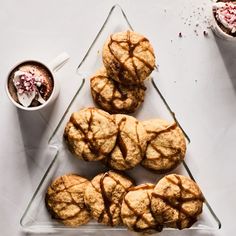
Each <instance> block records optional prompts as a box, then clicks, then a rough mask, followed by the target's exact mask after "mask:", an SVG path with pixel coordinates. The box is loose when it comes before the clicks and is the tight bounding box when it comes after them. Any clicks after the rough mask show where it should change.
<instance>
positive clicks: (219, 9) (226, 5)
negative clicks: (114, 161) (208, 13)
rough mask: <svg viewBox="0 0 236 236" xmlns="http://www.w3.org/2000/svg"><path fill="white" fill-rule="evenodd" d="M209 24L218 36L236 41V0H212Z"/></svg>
mask: <svg viewBox="0 0 236 236" xmlns="http://www.w3.org/2000/svg"><path fill="white" fill-rule="evenodd" d="M211 26H212V29H213V31H214V32H215V34H216V35H217V36H218V37H220V38H222V39H226V40H229V41H236V1H230V0H214V1H213V2H212V24H211Z"/></svg>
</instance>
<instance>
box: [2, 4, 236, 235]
mask: <svg viewBox="0 0 236 236" xmlns="http://www.w3.org/2000/svg"><path fill="white" fill-rule="evenodd" d="M115 2H118V3H119V4H120V5H121V6H122V7H123V8H124V10H125V12H126V13H127V15H128V17H129V19H130V21H131V24H132V25H133V26H134V28H135V30H136V31H139V32H141V33H143V34H145V35H146V36H147V37H148V38H149V39H150V40H151V41H152V43H153V46H154V48H155V51H156V55H157V61H158V64H159V71H160V81H159V85H160V86H161V88H162V92H163V94H164V95H165V97H166V99H167V100H168V102H169V104H170V105H171V107H172V109H173V110H174V111H175V112H176V115H177V117H178V119H179V120H180V123H181V124H183V126H184V128H185V129H186V131H187V133H188V134H189V135H190V138H191V141H192V143H191V153H190V154H189V156H190V157H191V159H190V158H189V159H188V160H187V163H188V164H189V166H190V168H191V170H192V172H193V174H194V176H195V177H196V179H197V181H198V183H199V184H200V186H201V188H202V190H203V192H204V194H205V195H206V197H207V198H208V200H209V202H210V204H211V205H212V207H213V209H214V210H215V212H216V214H217V215H218V216H219V218H220V220H221V221H222V229H221V230H219V231H216V232H204V231H199V232H196V231H187V232H186V231H182V232H181V231H180V232H177V233H175V234H174V233H171V232H168V233H162V234H161V235H191V236H197V235H234V231H235V229H236V227H235V222H234V221H235V220H234V211H235V209H236V201H235V199H236V190H235V186H236V172H235V166H236V159H235V156H234V155H235V152H236V145H235V136H236V119H235V117H236V105H235V103H236V67H235V65H234V63H235V54H236V44H235V43H232V42H226V41H222V40H221V39H218V38H215V37H214V35H213V34H212V33H211V31H210V30H209V29H206V25H205V23H204V14H206V13H205V12H207V10H205V9H206V8H207V5H209V4H210V2H209V1H205V0H178V1H168V0H158V1H157V0H152V1H151V0H149V1H144V0H142V1H135V0H132V1H131V0H130V1H127V0H123V1H109V0H106V1H91V0H86V1H77V0H69V1H68V0H67V1H66V0H60V1H59V0H50V1H46V0H41V1H36V0H34V1H30V0H21V1H17V0H8V1H7V0H2V1H1V7H0V29H1V39H0V52H1V62H0V68H1V70H0V73H1V78H2V79H1V80H0V94H1V96H0V107H1V122H0V131H1V132H0V135H1V136H0V140H1V150H0V157H1V161H0V189H1V194H0V203H1V208H0V227H1V235H4V236H5V235H6V236H8V235H24V233H23V232H22V229H21V227H20V225H19V220H20V217H21V215H22V213H23V211H24V210H25V207H26V206H27V204H28V201H29V199H30V198H31V196H32V194H33V192H34V191H35V188H36V186H37V185H38V183H39V180H40V178H41V176H42V173H43V169H44V165H43V164H42V163H44V160H42V157H40V156H37V155H35V157H34V158H32V157H31V156H29V155H28V154H27V152H25V148H27V147H31V148H35V147H38V146H40V145H41V146H42V145H44V144H45V142H46V140H47V139H48V137H49V135H50V134H51V128H53V127H54V126H55V125H56V124H57V122H58V120H59V118H60V117H61V115H62V113H63V112H64V109H65V107H66V105H67V104H68V102H69V101H70V99H71V97H72V95H73V91H74V89H75V86H74V85H75V84H78V81H74V80H73V76H72V75H73V74H74V72H75V69H76V66H77V65H78V64H79V62H80V60H81V59H82V57H83V56H84V53H85V51H86V49H87V48H88V46H89V45H90V43H91V42H92V40H93V39H94V37H95V35H96V34H97V31H98V30H99V28H100V26H101V25H102V23H103V21H104V20H105V17H106V15H107V13H108V11H109V10H110V8H111V6H112V5H113V4H114V3H115ZM202 7H203V8H204V10H202V9H201V8H202ZM198 8H199V9H198ZM199 13H200V14H199ZM190 16H191V17H190ZM186 18H188V19H189V20H188V21H187V23H186V24H184V23H185V22H186ZM190 21H191V22H190ZM189 22H190V24H191V25H188V24H189ZM196 24H199V26H196ZM194 30H196V31H197V32H194ZM203 30H206V31H207V32H208V33H209V34H208V37H204V36H203ZM179 32H181V33H182V35H183V37H182V38H179V37H178V34H179ZM197 34H198V36H197ZM62 51H67V52H68V53H69V54H70V56H71V59H70V61H69V62H68V64H67V65H65V67H64V68H63V69H61V70H60V71H58V72H57V77H58V79H59V80H60V83H61V93H60V95H59V98H58V100H57V101H56V103H55V104H54V106H51V107H50V108H47V110H46V111H45V117H47V123H48V125H45V121H44V120H42V118H40V116H39V115H38V113H37V112H34V113H27V112H23V111H20V110H17V109H16V108H15V107H14V106H13V105H12V104H11V103H10V101H8V98H7V96H6V93H5V91H4V81H5V77H6V75H7V73H8V71H9V69H10V68H11V67H12V65H14V64H16V63H17V62H18V61H22V60H24V59H29V58H30V59H36V60H37V59H38V60H41V61H44V62H47V61H50V60H51V59H52V58H54V57H55V56H56V55H58V53H60V52H62ZM71 78H72V79H71ZM131 234H132V233H128V232H127V235H131ZM104 235H111V234H109V233H104ZM114 235H115V234H114ZM132 235H133V234H132Z"/></svg>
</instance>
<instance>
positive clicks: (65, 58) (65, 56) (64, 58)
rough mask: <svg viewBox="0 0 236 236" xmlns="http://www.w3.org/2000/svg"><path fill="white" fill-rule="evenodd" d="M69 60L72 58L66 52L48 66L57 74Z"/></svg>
mask: <svg viewBox="0 0 236 236" xmlns="http://www.w3.org/2000/svg"><path fill="white" fill-rule="evenodd" d="M69 58H70V56H69V55H68V54H67V53H66V52H63V53H61V54H60V55H58V56H57V57H56V58H54V59H53V60H52V61H50V62H49V63H47V66H48V67H49V68H50V70H51V71H52V72H56V71H58V70H59V69H60V68H61V67H63V66H64V65H65V63H66V62H67V61H68V60H69Z"/></svg>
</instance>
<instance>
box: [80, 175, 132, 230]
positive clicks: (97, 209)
mask: <svg viewBox="0 0 236 236" xmlns="http://www.w3.org/2000/svg"><path fill="white" fill-rule="evenodd" d="M131 186H133V180H131V179H130V178H128V177H127V176H124V175H121V174H118V173H117V172H114V171H108V172H106V173H102V174H99V175H97V176H95V177H94V178H93V179H92V180H91V182H90V184H89V185H88V187H87V188H86V190H85V195H84V201H85V204H86V206H87V208H88V209H90V213H91V215H92V217H93V218H94V219H95V220H97V221H98V222H100V223H103V224H106V225H110V226H116V225H120V224H121V223H122V221H121V218H120V209H121V203H122V200H123V197H124V195H125V194H126V192H127V191H128V189H129V188H130V187H131Z"/></svg>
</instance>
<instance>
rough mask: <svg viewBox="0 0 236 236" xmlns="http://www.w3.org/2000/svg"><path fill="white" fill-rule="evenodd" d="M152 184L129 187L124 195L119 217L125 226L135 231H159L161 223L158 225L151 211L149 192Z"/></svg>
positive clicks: (152, 187) (151, 189)
mask: <svg viewBox="0 0 236 236" xmlns="http://www.w3.org/2000/svg"><path fill="white" fill-rule="evenodd" d="M154 187H155V185H154V184H149V183H146V184H141V185H138V186H135V187H132V188H130V189H129V192H128V193H127V194H126V195H125V197H124V199H123V202H122V207H121V218H122V221H123V223H124V225H125V226H127V227H128V228H129V229H130V230H133V231H136V232H146V231H147V232H151V231H153V230H156V231H161V230H162V228H163V227H162V225H158V224H157V222H156V220H155V217H153V214H152V211H151V194H152V192H153V189H154Z"/></svg>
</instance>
